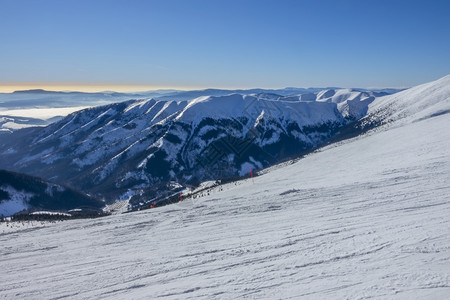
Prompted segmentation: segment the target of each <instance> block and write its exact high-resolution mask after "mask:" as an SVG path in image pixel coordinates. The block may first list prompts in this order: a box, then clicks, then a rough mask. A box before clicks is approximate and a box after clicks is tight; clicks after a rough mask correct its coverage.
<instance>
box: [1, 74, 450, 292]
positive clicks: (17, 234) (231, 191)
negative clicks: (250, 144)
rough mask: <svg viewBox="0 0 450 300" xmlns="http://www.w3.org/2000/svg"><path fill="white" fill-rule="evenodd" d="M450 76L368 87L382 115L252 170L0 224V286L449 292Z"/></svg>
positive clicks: (30, 289)
mask: <svg viewBox="0 0 450 300" xmlns="http://www.w3.org/2000/svg"><path fill="white" fill-rule="evenodd" d="M449 83H450V77H446V78H444V79H442V80H440V81H437V82H434V83H431V84H428V85H422V86H419V87H417V88H414V89H411V90H409V91H406V92H402V93H401V94H397V95H394V96H390V98H387V99H383V101H380V102H377V100H376V101H375V102H374V103H373V105H371V107H370V108H369V115H370V118H371V121H375V119H376V118H381V119H383V120H386V119H387V118H389V122H386V123H385V124H386V125H385V126H381V127H378V128H377V129H375V130H373V131H370V132H369V133H368V134H365V135H363V136H360V137H358V138H355V139H352V140H348V141H345V142H341V143H339V144H333V145H331V146H328V147H326V148H324V149H322V150H320V151H318V152H316V153H313V154H310V155H308V156H307V157H306V158H304V159H302V160H300V161H299V162H297V163H295V164H291V165H285V166H284V167H279V168H274V169H273V170H272V171H270V172H268V173H266V174H265V175H262V176H260V177H256V178H255V179H254V183H252V181H251V180H245V181H240V182H237V183H231V184H228V185H225V186H222V187H220V188H216V189H215V190H213V191H212V192H211V194H210V195H209V196H205V197H203V198H201V199H196V200H185V201H183V202H182V203H180V204H178V205H170V206H165V207H161V208H157V209H152V210H147V211H141V212H136V213H130V214H123V215H114V216H111V217H106V218H102V219H95V220H76V221H68V222H63V223H58V224H51V225H42V226H41V227H33V228H22V229H20V228H19V229H17V228H16V229H11V228H9V227H6V226H5V225H4V224H1V225H0V226H1V227H0V228H1V229H0V245H1V246H0V253H1V255H0V265H1V267H2V268H1V269H2V272H0V282H1V283H2V284H1V287H0V297H4V298H30V299H36V298H60V297H70V298H72V299H80V298H95V299H102V298H128V299H130V298H133V299H148V298H157V297H160V298H167V299H179V298H183V299H194V298H195V299H197V298H203V299H211V298H227V299H232V298H243V297H248V298H272V299H273V298H278V299H299V298H303V299H324V298H328V299H330V298H331V299H343V298H348V299H366V298H376V299H386V298H389V299H414V298H415V299H444V298H449V297H450V239H449V235H450V217H449V216H450V200H449V198H448V195H449V194H450V186H449V182H450V150H449V149H450V131H449V130H447V129H448V125H449V122H450V114H448V113H444V112H445V111H446V110H447V109H448V104H449V97H450V91H449V90H450V89H449V88H450V84H449ZM421 92H423V95H419V94H420V93H421ZM437 95H442V98H441V99H440V100H439V101H438V102H435V103H434V101H433V99H435V97H436V96H437ZM416 96H418V98H417V99H419V98H420V99H422V100H423V102H422V103H424V104H425V103H434V104H433V105H432V107H433V108H431V107H429V106H427V105H426V104H425V106H426V107H422V106H421V105H420V107H419V108H418V109H416V108H415V106H416V104H417V102H415V100H414V99H416V98H415V97H416ZM382 107H390V108H391V110H390V112H389V114H386V113H383V114H378V115H377V113H376V112H381V111H383V112H385V111H386V110H383V109H379V108H382ZM396 107H403V108H405V109H404V110H403V111H404V112H405V113H403V114H399V113H398V111H395V109H396ZM425 112H426V113H425ZM380 123H382V122H380ZM2 232H3V233H2Z"/></svg>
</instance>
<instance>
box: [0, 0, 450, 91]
mask: <svg viewBox="0 0 450 300" xmlns="http://www.w3.org/2000/svg"><path fill="white" fill-rule="evenodd" d="M449 16H450V1H448V0H440V1H439V0H423V1H415V0H389V1H386V0H354V1H353V0H334V1H331V0H310V1H307V0H304V1H303V0H254V1H250V0H178V1H176V0H161V1H159V0H145V1H138V0H126V1H121V0H94V1H93V0H88V1H85V0H73V1H72V0H29V1H26V0H0V91H3V92H5V91H12V90H17V89H28V88H45V89H53V90H84V91H94V90H116V91H142V90H149V89H159V88H176V89H200V88H256V87H259V88H283V87H330V86H335V87H361V88H370V87H377V88H381V87H409V86H413V85H417V84H420V83H424V82H428V81H432V80H435V79H438V78H440V77H442V76H445V75H448V74H450V55H449V53H450V17H449Z"/></svg>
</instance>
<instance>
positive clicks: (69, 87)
mask: <svg viewBox="0 0 450 300" xmlns="http://www.w3.org/2000/svg"><path fill="white" fill-rule="evenodd" d="M34 89H43V90H47V91H76V92H88V93H93V92H104V91H114V92H122V93H129V92H144V91H152V90H160V89H176V90H196V89H202V88H201V87H181V86H175V87H174V86H155V85H145V84H101V83H100V84H83V83H61V84H54V83H11V84H9V83H0V93H12V92H14V91H22V90H34Z"/></svg>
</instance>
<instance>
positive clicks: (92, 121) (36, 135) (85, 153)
mask: <svg viewBox="0 0 450 300" xmlns="http://www.w3.org/2000/svg"><path fill="white" fill-rule="evenodd" d="M381 95H385V94H384V93H381V94H380V93H378V92H371V91H359V90H352V89H338V90H335V89H326V90H320V91H316V92H315V93H309V92H308V93H304V94H298V95H290V96H282V95H278V94H274V93H258V94H249V95H243V94H229V95H225V96H200V97H198V98H195V99H193V100H191V101H175V100H156V99H148V100H128V101H125V102H119V103H113V104H108V105H104V106H99V107H93V108H89V109H85V110H81V111H77V112H75V113H72V114H70V115H68V116H67V117H65V118H63V119H62V120H60V121H58V122H55V123H53V124H51V125H49V126H47V127H35V128H26V129H22V130H19V131H17V132H14V133H13V134H9V135H8V136H7V138H5V139H3V140H2V141H1V142H0V168H3V169H8V170H14V171H18V172H24V173H27V174H31V175H33V176H39V177H43V178H46V179H48V180H51V181H54V182H57V183H61V184H67V185H70V186H71V187H73V188H77V189H79V190H82V191H84V192H86V193H90V194H92V195H94V196H96V197H98V198H100V199H105V201H107V202H113V201H116V200H119V199H120V200H131V203H134V204H136V203H140V202H142V201H144V200H145V201H144V203H146V202H148V201H152V202H155V201H156V202H159V201H160V200H162V199H163V198H164V197H166V196H167V195H168V194H170V193H172V192H174V191H179V190H181V189H185V188H192V187H195V186H197V185H198V184H199V183H200V182H203V181H206V180H218V179H222V180H223V179H227V180H232V179H239V178H240V177H242V176H245V175H247V174H248V173H250V172H251V171H252V170H258V169H262V168H265V167H268V166H271V165H273V164H276V163H278V162H281V161H284V160H287V159H289V158H292V157H297V156H299V155H302V154H305V153H308V152H309V151H311V150H314V149H316V148H317V147H319V146H320V145H323V144H324V143H326V142H327V141H328V140H329V139H330V138H332V137H335V136H336V134H338V133H339V130H340V129H342V128H344V127H345V126H348V125H349V124H353V123H355V122H356V121H357V120H359V119H361V118H362V117H363V116H365V115H366V112H367V109H368V106H369V104H370V103H372V102H373V101H374V100H375V99H376V98H377V97H379V96H381Z"/></svg>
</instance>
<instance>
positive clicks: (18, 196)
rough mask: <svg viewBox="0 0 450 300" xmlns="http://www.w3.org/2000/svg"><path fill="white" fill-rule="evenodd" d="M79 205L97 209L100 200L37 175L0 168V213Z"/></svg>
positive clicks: (7, 214)
mask: <svg viewBox="0 0 450 300" xmlns="http://www.w3.org/2000/svg"><path fill="white" fill-rule="evenodd" d="M80 206H89V207H92V208H97V209H99V208H101V207H103V206H104V203H103V202H101V201H98V200H96V199H94V198H92V197H90V196H88V195H85V194H83V193H80V192H78V191H75V190H73V189H71V188H68V187H64V186H61V185H58V184H55V183H51V182H48V181H46V180H43V179H41V178H37V177H32V176H28V175H25V174H19V173H14V172H8V171H5V170H0V216H10V215H13V214H15V213H17V212H20V211H23V210H28V211H32V210H70V209H76V208H78V207H80Z"/></svg>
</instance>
